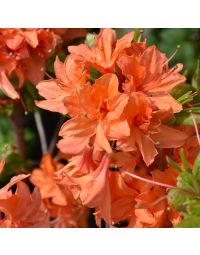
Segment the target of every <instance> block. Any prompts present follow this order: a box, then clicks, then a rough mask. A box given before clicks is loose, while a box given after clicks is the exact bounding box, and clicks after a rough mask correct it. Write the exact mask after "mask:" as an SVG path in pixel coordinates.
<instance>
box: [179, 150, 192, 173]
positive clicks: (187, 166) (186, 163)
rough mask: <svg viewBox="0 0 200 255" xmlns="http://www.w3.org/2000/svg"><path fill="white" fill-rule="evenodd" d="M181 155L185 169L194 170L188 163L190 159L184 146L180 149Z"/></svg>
mask: <svg viewBox="0 0 200 255" xmlns="http://www.w3.org/2000/svg"><path fill="white" fill-rule="evenodd" d="M180 156H181V161H182V163H183V166H184V168H185V170H186V171H188V172H191V171H192V170H191V168H190V166H189V164H188V161H187V159H186V157H185V152H184V149H183V148H181V150H180Z"/></svg>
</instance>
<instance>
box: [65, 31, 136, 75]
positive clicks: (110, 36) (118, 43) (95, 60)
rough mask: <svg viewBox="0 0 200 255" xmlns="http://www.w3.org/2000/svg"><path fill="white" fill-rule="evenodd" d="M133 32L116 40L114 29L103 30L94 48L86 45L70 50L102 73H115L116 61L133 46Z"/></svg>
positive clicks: (69, 48) (73, 47) (72, 47)
mask: <svg viewBox="0 0 200 255" xmlns="http://www.w3.org/2000/svg"><path fill="white" fill-rule="evenodd" d="M133 35H134V33H133V32H130V33H129V34H127V35H125V36H124V37H122V38H121V39H119V40H117V39H116V32H115V31H114V30H112V29H101V31H100V33H99V35H98V36H96V42H95V45H94V47H92V48H89V47H88V46H87V45H85V44H81V45H78V46H69V47H68V50H69V52H70V53H72V54H76V55H80V56H82V57H83V58H84V59H85V60H86V62H88V63H89V64H90V65H91V66H93V67H95V68H96V69H97V70H99V71H100V72H102V73H107V72H113V71H114V65H115V61H116V59H117V58H118V56H119V55H120V54H121V53H122V52H123V51H124V49H126V48H128V47H130V46H131V41H132V40H133Z"/></svg>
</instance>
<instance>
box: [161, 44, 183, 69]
mask: <svg viewBox="0 0 200 255" xmlns="http://www.w3.org/2000/svg"><path fill="white" fill-rule="evenodd" d="M179 49H180V45H177V46H176V49H175V51H174V53H173V54H172V55H171V56H170V57H169V58H168V59H167V60H166V61H165V62H164V65H166V64H168V63H169V62H170V61H171V60H172V59H173V58H174V57H175V55H176V54H177V53H178V51H179Z"/></svg>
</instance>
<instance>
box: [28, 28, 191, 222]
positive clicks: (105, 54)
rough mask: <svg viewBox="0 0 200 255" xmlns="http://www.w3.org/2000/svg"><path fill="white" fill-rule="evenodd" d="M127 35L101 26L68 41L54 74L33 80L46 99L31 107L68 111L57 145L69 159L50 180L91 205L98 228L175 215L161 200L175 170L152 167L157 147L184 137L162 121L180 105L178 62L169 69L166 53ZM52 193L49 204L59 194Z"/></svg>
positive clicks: (174, 145)
mask: <svg viewBox="0 0 200 255" xmlns="http://www.w3.org/2000/svg"><path fill="white" fill-rule="evenodd" d="M133 38H134V33H133V32H131V33H129V34H127V35H125V36H124V37H122V38H121V39H118V40H117V38H116V33H115V31H114V30H112V29H102V30H101V31H100V33H99V34H98V35H95V42H94V45H93V46H92V47H89V46H87V45H86V44H80V45H78V46H70V47H68V51H69V52H70V54H69V55H68V56H67V58H66V60H65V62H64V63H62V62H61V61H60V60H59V59H58V58H56V60H55V63H54V70H55V75H56V78H55V79H53V78H52V79H50V80H44V81H41V82H39V84H38V85H37V86H36V87H37V89H38V91H39V94H40V95H41V96H42V97H44V100H41V101H37V102H36V105H37V106H38V107H40V108H43V109H46V110H49V111H53V112H59V113H61V114H63V115H67V116H69V117H70V120H68V121H67V122H65V123H64V124H63V126H62V127H61V129H60V132H59V136H61V137H62V139H61V140H60V141H59V142H58V144H57V146H58V148H59V150H60V151H61V152H63V153H64V154H66V157H67V158H68V163H67V165H66V166H64V167H63V168H62V169H60V170H58V171H56V172H55V174H54V178H55V180H56V183H59V185H61V186H63V187H65V188H66V189H69V190H70V192H72V194H73V197H74V199H75V200H76V201H79V202H81V204H82V205H84V206H86V207H90V208H95V216H96V222H97V224H98V225H99V226H100V225H101V219H104V221H105V222H106V224H108V225H109V226H116V227H117V226H128V227H167V226H170V225H172V224H173V225H174V224H177V223H178V222H179V221H180V219H181V217H180V215H179V214H178V213H176V212H174V211H173V209H172V208H170V207H169V205H168V203H167V200H166V188H167V187H168V186H170V185H171V186H173V185H175V184H176V177H177V175H178V173H177V172H176V170H174V169H172V168H167V167H166V166H165V167H162V168H160V167H158V165H159V161H160V159H159V156H160V155H158V152H159V151H163V152H164V153H165V154H167V153H168V151H169V149H172V148H179V147H181V146H183V145H184V144H185V142H186V140H187V138H188V134H187V132H185V131H184V130H181V129H180V128H175V127H171V126H168V125H167V121H169V120H170V119H172V117H173V116H174V114H175V113H179V112H180V111H182V105H181V104H180V103H179V102H178V101H176V100H175V99H174V98H173V97H172V96H171V94H170V92H171V90H172V89H173V88H174V87H175V86H177V85H179V84H182V83H183V82H184V81H185V77H184V76H183V75H181V74H180V71H181V70H182V64H177V65H176V66H174V67H172V68H171V67H169V61H170V60H171V58H169V59H168V58H167V57H166V56H165V54H163V53H161V52H160V51H159V50H158V49H157V48H156V47H155V46H150V47H148V46H147V44H146V41H142V42H141V41H140V39H139V40H138V41H137V42H134V41H133ZM133 176H134V177H135V178H136V177H137V179H135V178H132V177H133ZM32 178H33V180H34V173H33V177H32ZM161 182H162V183H165V186H164V187H162V186H159V185H157V184H158V183H161ZM35 183H36V182H35ZM37 185H38V187H39V183H38V184H37ZM45 189H46V184H43V185H42V187H41V190H43V191H44V190H45ZM53 190H54V189H53ZM54 191H55V192H53V193H52V194H51V196H52V199H53V200H52V201H54V202H55V201H57V199H58V200H59V199H61V198H62V195H61V196H60V195H59V198H57V194H58V189H57V188H56V187H55V190H54ZM59 192H60V191H59ZM45 193H46V192H44V193H43V194H45ZM48 193H49V192H48ZM48 195H49V194H48ZM44 196H45V195H44Z"/></svg>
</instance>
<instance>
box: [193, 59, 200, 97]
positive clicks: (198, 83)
mask: <svg viewBox="0 0 200 255" xmlns="http://www.w3.org/2000/svg"><path fill="white" fill-rule="evenodd" d="M192 87H193V88H195V89H196V90H197V91H198V92H200V59H198V60H197V67H196V71H195V73H194V75H193V77H192Z"/></svg>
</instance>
